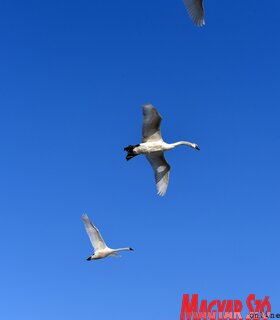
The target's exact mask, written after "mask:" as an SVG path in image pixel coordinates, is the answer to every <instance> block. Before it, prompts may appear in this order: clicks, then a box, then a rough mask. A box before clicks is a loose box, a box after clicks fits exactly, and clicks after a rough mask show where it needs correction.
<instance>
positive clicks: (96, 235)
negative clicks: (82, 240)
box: [82, 214, 133, 261]
mask: <svg viewBox="0 0 280 320" xmlns="http://www.w3.org/2000/svg"><path fill="white" fill-rule="evenodd" d="M82 219H83V222H84V225H85V229H86V232H87V234H88V236H89V239H90V242H91V244H92V246H93V248H94V253H93V254H92V255H91V256H89V257H88V258H87V261H91V260H97V259H102V258H106V257H108V256H112V257H120V256H119V254H118V251H123V250H129V251H133V249H132V248H129V247H127V248H118V249H111V248H109V247H107V245H106V243H105V242H104V240H103V238H102V236H101V234H100V232H99V230H98V229H97V228H96V226H95V225H94V224H93V223H92V222H91V221H90V220H89V218H88V216H87V215H86V214H83V216H82Z"/></svg>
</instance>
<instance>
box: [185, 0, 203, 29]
mask: <svg viewBox="0 0 280 320" xmlns="http://www.w3.org/2000/svg"><path fill="white" fill-rule="evenodd" d="M183 1H184V4H185V6H186V9H187V11H188V13H189V15H190V17H191V19H192V21H193V23H194V24H195V25H196V26H198V27H202V26H203V25H204V24H205V20H204V8H203V0H183Z"/></svg>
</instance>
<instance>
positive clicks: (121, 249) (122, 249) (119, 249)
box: [114, 248, 131, 252]
mask: <svg viewBox="0 0 280 320" xmlns="http://www.w3.org/2000/svg"><path fill="white" fill-rule="evenodd" d="M124 250H131V248H118V249H114V251H115V252H116V251H124Z"/></svg>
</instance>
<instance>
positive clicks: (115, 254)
mask: <svg viewBox="0 0 280 320" xmlns="http://www.w3.org/2000/svg"><path fill="white" fill-rule="evenodd" d="M110 257H115V258H120V257H121V255H120V254H119V253H117V252H113V253H111V254H110Z"/></svg>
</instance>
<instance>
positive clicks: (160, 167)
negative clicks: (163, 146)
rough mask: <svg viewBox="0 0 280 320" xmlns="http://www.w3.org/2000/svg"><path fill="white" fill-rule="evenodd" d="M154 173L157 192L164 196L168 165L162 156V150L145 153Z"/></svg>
mask: <svg viewBox="0 0 280 320" xmlns="http://www.w3.org/2000/svg"><path fill="white" fill-rule="evenodd" d="M146 157H147V159H148V160H149V162H150V164H151V166H152V167H153V170H154V173H155V179H156V184H157V190H158V194H159V195H160V196H164V195H165V193H166V190H167V187H168V182H169V174H170V165H169V164H168V163H167V161H166V160H165V158H164V154H163V152H161V151H159V152H153V153H149V154H146Z"/></svg>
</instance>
